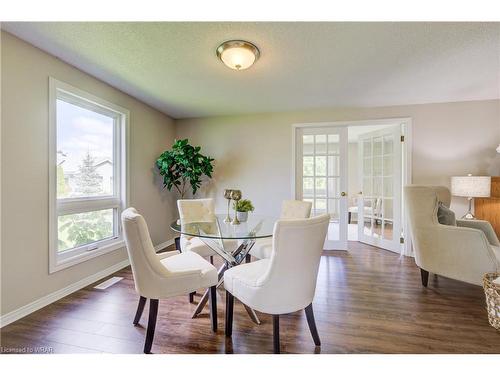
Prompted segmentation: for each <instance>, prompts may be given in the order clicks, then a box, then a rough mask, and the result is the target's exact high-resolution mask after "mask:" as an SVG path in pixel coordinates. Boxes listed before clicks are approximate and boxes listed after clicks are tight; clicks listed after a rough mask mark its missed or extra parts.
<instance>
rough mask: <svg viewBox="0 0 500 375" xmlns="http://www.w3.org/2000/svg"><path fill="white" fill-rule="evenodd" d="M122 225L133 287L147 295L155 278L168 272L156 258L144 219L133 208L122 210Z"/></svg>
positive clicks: (167, 274)
mask: <svg viewBox="0 0 500 375" xmlns="http://www.w3.org/2000/svg"><path fill="white" fill-rule="evenodd" d="M122 227H123V233H124V236H125V243H126V244H127V252H128V257H129V260H130V265H131V266H132V273H133V275H134V283H135V289H136V290H137V292H138V293H139V294H140V295H142V296H148V294H149V291H150V290H151V288H152V287H153V285H152V284H155V279H157V278H164V277H168V276H170V272H169V271H168V270H167V269H166V268H165V267H164V266H163V265H162V264H161V262H160V260H159V259H158V256H157V255H156V252H155V250H154V246H153V243H152V242H151V237H150V236H149V230H148V226H147V224H146V221H145V220H144V218H143V217H142V215H140V214H139V213H138V212H137V210H136V209H135V208H133V207H130V208H127V209H126V210H124V211H123V212H122Z"/></svg>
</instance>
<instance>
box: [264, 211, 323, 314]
mask: <svg viewBox="0 0 500 375" xmlns="http://www.w3.org/2000/svg"><path fill="white" fill-rule="evenodd" d="M329 222H330V215H328V214H324V215H320V216H316V217H313V218H310V219H297V220H278V221H277V222H276V224H275V225H274V233H273V251H272V253H271V258H270V260H269V261H270V265H269V268H268V271H267V272H266V274H265V275H263V277H262V280H261V281H260V282H261V283H262V287H263V288H268V291H269V293H268V294H269V295H272V298H271V299H270V301H269V303H270V304H273V305H274V307H276V308H278V309H279V311H281V312H280V313H286V312H293V311H297V310H300V309H302V308H304V307H306V306H307V305H309V304H310V303H311V302H312V300H313V298H314V292H315V290H316V279H317V276H318V268H319V262H320V258H321V253H322V251H323V246H324V244H325V238H326V234H327V231H328V225H329ZM273 310H274V311H276V309H273Z"/></svg>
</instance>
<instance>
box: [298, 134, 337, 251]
mask: <svg viewBox="0 0 500 375" xmlns="http://www.w3.org/2000/svg"><path fill="white" fill-rule="evenodd" d="M296 134H297V144H296V150H297V155H296V162H297V169H296V171H297V176H296V178H297V181H296V198H297V199H302V200H305V201H309V202H311V203H312V204H313V208H312V213H311V214H312V215H321V214H323V213H329V214H330V216H331V219H330V225H329V228H328V234H327V238H326V241H325V249H338V250H347V194H345V191H346V188H347V179H346V173H347V128H344V127H318V128H312V127H311V128H310V127H306V128H299V129H297V133H296Z"/></svg>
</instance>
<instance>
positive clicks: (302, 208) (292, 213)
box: [281, 200, 312, 219]
mask: <svg viewBox="0 0 500 375" xmlns="http://www.w3.org/2000/svg"><path fill="white" fill-rule="evenodd" d="M311 207H312V203H311V202H305V201H296V200H285V201H283V204H282V205H281V219H307V218H308V217H309V216H311Z"/></svg>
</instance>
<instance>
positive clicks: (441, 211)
mask: <svg viewBox="0 0 500 375" xmlns="http://www.w3.org/2000/svg"><path fill="white" fill-rule="evenodd" d="M437 216H438V221H439V224H443V225H453V226H456V225H457V221H456V219H455V213H454V212H453V211H452V210H450V209H449V208H448V207H446V206H445V205H444V204H443V202H439V203H438V212H437Z"/></svg>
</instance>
